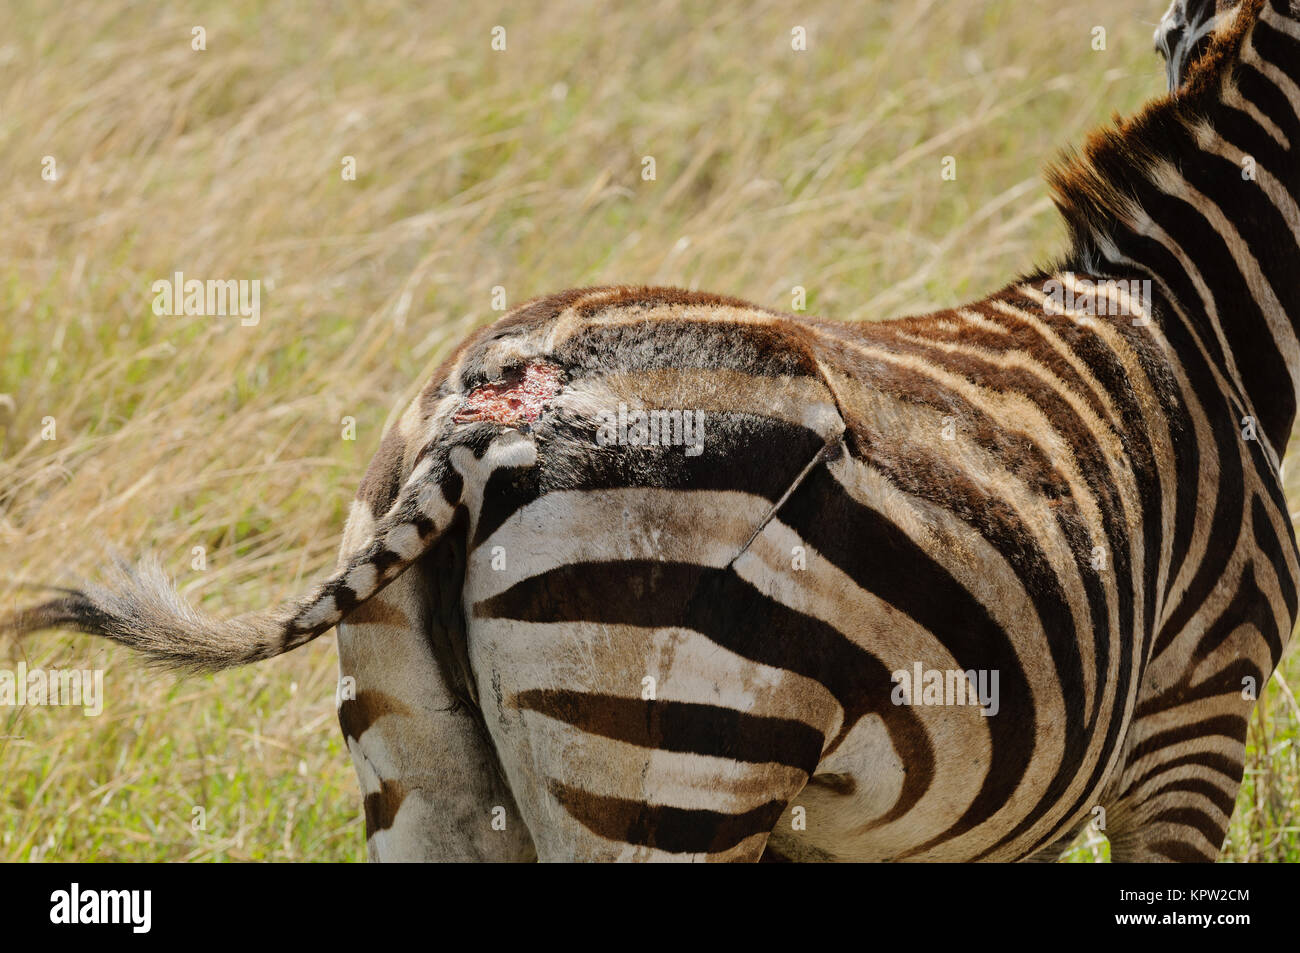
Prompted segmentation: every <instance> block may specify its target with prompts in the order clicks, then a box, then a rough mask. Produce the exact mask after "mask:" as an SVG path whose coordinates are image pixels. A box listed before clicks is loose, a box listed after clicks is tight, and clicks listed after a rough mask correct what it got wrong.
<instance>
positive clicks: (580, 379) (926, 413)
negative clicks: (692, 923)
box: [431, 289, 1160, 859]
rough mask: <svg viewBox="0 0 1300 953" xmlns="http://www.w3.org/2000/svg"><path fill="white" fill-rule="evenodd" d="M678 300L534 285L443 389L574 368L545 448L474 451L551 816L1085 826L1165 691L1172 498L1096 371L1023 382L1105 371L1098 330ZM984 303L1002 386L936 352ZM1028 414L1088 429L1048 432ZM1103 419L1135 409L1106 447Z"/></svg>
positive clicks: (517, 692)
mask: <svg viewBox="0 0 1300 953" xmlns="http://www.w3.org/2000/svg"><path fill="white" fill-rule="evenodd" d="M656 294H657V293H656V292H655V291H654V290H653V289H641V290H638V291H637V292H636V293H633V292H631V291H629V290H627V289H620V290H618V292H617V293H614V292H611V291H608V290H597V291H593V292H585V293H567V294H566V295H565V296H558V297H557V299H548V300H550V301H551V304H545V303H541V304H537V305H533V306H531V308H532V313H533V317H532V318H531V319H530V320H528V321H521V320H518V319H516V320H514V321H513V322H510V321H507V322H503V324H505V328H504V330H498V331H493V332H489V333H488V334H486V335H484V336H482V337H481V338H480V339H479V341H477V342H473V343H471V344H470V345H469V346H468V347H467V348H466V350H465V351H464V352H463V353H462V355H461V358H460V370H461V373H460V376H459V378H457V380H458V385H459V386H458V390H459V393H460V397H459V403H458V402H457V399H458V398H457V396H456V394H455V392H454V390H455V389H453V390H451V391H445V392H444V393H443V394H442V396H441V398H440V399H441V400H442V401H443V402H444V406H447V407H454V408H463V407H464V406H465V405H466V404H467V403H469V404H472V403H474V400H473V396H474V395H475V394H482V393H483V390H482V389H483V388H484V387H486V386H489V385H490V382H491V381H492V380H493V375H494V373H495V374H496V375H497V376H498V377H502V378H505V379H510V378H509V375H510V374H514V375H515V377H514V378H513V379H514V380H516V381H517V382H519V383H517V384H516V385H512V386H514V387H515V388H516V390H519V389H522V390H524V391H526V390H527V387H526V386H525V385H524V384H523V383H522V382H523V380H524V376H522V374H521V371H520V368H521V367H522V368H524V369H527V368H528V367H531V366H546V367H555V368H557V376H556V378H555V381H556V392H555V394H554V396H553V397H551V398H550V399H548V400H547V401H546V402H545V403H546V406H545V409H544V410H543V411H542V412H540V413H539V414H538V415H537V416H536V417H535V418H534V419H532V420H529V421H527V422H526V424H525V425H522V426H521V427H520V428H517V429H516V428H511V429H509V430H508V431H507V433H508V434H509V435H510V436H509V439H508V440H507V441H506V442H507V443H511V442H513V441H515V440H518V439H525V440H527V441H528V442H529V443H530V444H531V445H533V446H535V448H536V452H535V456H530V457H529V458H528V460H527V462H526V463H522V464H518V465H504V466H503V465H501V464H500V463H499V462H498V461H497V460H496V459H495V457H494V453H495V450H494V447H495V446H496V444H495V443H494V441H495V440H497V439H498V438H499V435H500V434H501V433H502V428H501V427H500V426H499V425H498V424H497V423H495V422H494V421H488V420H472V419H471V420H463V423H462V425H461V426H460V427H458V428H457V429H456V430H455V432H454V436H453V437H452V438H451V439H452V442H453V443H455V444H456V445H457V446H459V447H461V448H462V449H461V450H460V451H459V460H460V463H459V464H457V469H458V471H459V472H460V473H461V475H462V476H463V477H464V478H465V480H466V484H467V491H466V497H467V500H468V504H467V505H468V510H469V520H468V527H467V530H466V533H467V542H468V557H467V571H466V577H465V584H464V590H463V596H464V608H465V614H466V617H467V620H468V639H467V652H468V660H469V665H470V668H471V669H472V671H473V673H474V679H475V681H476V685H477V693H478V697H479V703H480V705H481V706H482V708H483V711H484V714H485V717H486V719H487V722H488V727H489V730H490V731H491V733H492V737H493V740H494V743H495V745H496V746H497V748H498V751H499V752H501V754H502V761H503V764H504V766H505V769H506V772H507V774H508V775H509V776H510V781H511V786H512V789H514V790H515V791H516V794H517V795H518V794H519V792H520V791H521V790H522V791H531V792H533V796H531V797H524V798H523V799H522V801H521V809H523V811H524V814H525V818H526V819H527V820H528V821H529V826H530V828H531V829H532V830H534V832H536V831H538V830H542V831H558V832H564V831H570V830H571V829H573V828H574V826H575V822H576V825H577V827H579V828H580V829H581V830H582V831H583V832H585V833H584V834H583V836H586V835H588V834H589V835H591V836H593V837H595V838H599V839H600V840H601V841H602V842H607V843H608V844H609V845H610V846H609V852H610V854H611V855H612V856H624V855H625V852H627V851H648V852H650V853H651V854H653V853H655V852H666V853H669V854H683V853H686V854H699V855H701V856H708V857H718V856H723V857H725V856H732V855H744V854H745V853H746V851H748V850H749V849H750V847H751V846H752V845H753V844H759V845H760V849H761V843H762V840H763V835H765V834H766V833H767V832H769V831H771V830H773V828H775V829H776V830H777V832H778V834H775V835H773V836H774V838H775V842H776V843H779V844H780V845H781V847H780V849H781V850H782V851H783V852H788V853H790V854H791V855H795V856H799V855H802V856H826V855H829V856H848V857H859V858H864V859H865V858H917V859H921V858H950V859H959V858H973V857H988V858H990V859H1002V858H1008V857H1017V856H1021V855H1024V854H1027V853H1030V852H1031V851H1032V850H1034V849H1036V848H1038V847H1040V846H1042V844H1043V843H1046V842H1049V841H1051V840H1055V839H1058V838H1059V837H1060V836H1061V835H1062V834H1063V833H1065V832H1068V830H1069V829H1071V828H1072V827H1073V826H1074V825H1075V824H1076V823H1077V822H1078V820H1079V819H1080V818H1081V817H1083V816H1085V815H1086V814H1087V811H1088V809H1089V807H1090V806H1091V804H1092V803H1093V798H1094V795H1095V793H1096V791H1097V790H1098V788H1099V787H1100V786H1101V784H1102V783H1103V781H1104V780H1105V777H1106V774H1107V770H1108V769H1109V768H1110V767H1111V766H1112V765H1113V764H1114V762H1115V760H1116V759H1117V757H1118V754H1119V739H1120V735H1121V731H1120V728H1121V725H1120V724H1119V722H1120V720H1121V719H1122V713H1123V710H1124V707H1125V704H1126V703H1127V702H1131V698H1132V695H1133V693H1134V691H1135V678H1134V666H1135V664H1136V645H1135V643H1136V641H1140V640H1135V639H1134V638H1133V635H1132V633H1133V631H1134V624H1135V622H1140V609H1141V607H1140V606H1138V605H1137V604H1136V603H1135V602H1134V598H1133V578H1132V574H1133V572H1134V571H1135V570H1134V568H1133V566H1132V552H1131V549H1130V545H1131V544H1130V538H1129V536H1128V527H1129V526H1131V519H1130V515H1131V514H1130V512H1129V511H1128V510H1125V509H1124V507H1125V506H1130V507H1131V508H1132V513H1141V512H1142V507H1143V505H1144V504H1147V500H1146V497H1145V496H1144V491H1143V489H1142V488H1141V487H1139V486H1138V482H1139V479H1138V477H1137V476H1136V475H1135V474H1134V472H1133V469H1132V464H1130V463H1128V462H1125V463H1119V464H1115V465H1116V466H1119V467H1120V468H1121V471H1122V472H1121V473H1119V474H1118V475H1114V474H1109V472H1108V473H1107V475H1108V476H1109V478H1110V483H1109V485H1107V484H1105V483H1104V481H1102V482H1101V486H1102V489H1100V490H1098V489H1097V486H1098V483H1099V476H1100V475H1101V474H1100V467H1101V462H1100V461H1102V460H1103V459H1104V460H1105V463H1106V467H1107V468H1109V467H1110V466H1111V463H1112V458H1113V457H1114V456H1117V455H1118V448H1119V447H1120V446H1121V445H1122V444H1124V442H1125V440H1126V439H1127V440H1129V441H1130V442H1131V441H1132V439H1133V438H1132V437H1125V436H1122V435H1121V434H1120V433H1119V432H1118V428H1116V427H1115V421H1116V420H1118V419H1119V417H1120V416H1121V414H1122V411H1121V409H1119V408H1117V407H1116V406H1115V404H1114V401H1115V398H1114V397H1112V396H1111V395H1110V394H1109V392H1108V391H1107V390H1106V389H1105V388H1103V387H1099V386H1096V383H1095V381H1096V379H1095V378H1092V379H1090V380H1089V381H1088V382H1087V383H1088V384H1089V385H1090V386H1089V387H1086V388H1084V391H1085V392H1084V393H1073V392H1069V393H1068V397H1066V396H1058V397H1057V399H1056V401H1055V403H1052V404H1051V405H1050V406H1049V405H1048V404H1047V403H1046V401H1045V399H1044V398H1042V397H1041V396H1039V395H1038V394H1036V395H1035V396H1034V397H1031V398H1025V397H1023V396H1018V395H1016V394H1015V393H1013V392H1010V390H1011V389H1010V388H1009V387H1007V386H1006V385H1005V383H1004V380H1003V378H1005V377H1007V376H1008V375H1010V373H1011V372H1010V371H1008V370H1007V365H1008V364H1014V363H1015V362H1016V361H1017V360H1018V361H1019V363H1020V366H1019V371H1020V372H1021V373H1022V374H1023V375H1028V376H1030V377H1033V376H1034V375H1035V374H1037V375H1040V376H1041V380H1042V381H1048V382H1061V381H1065V383H1061V384H1058V387H1059V391H1060V392H1062V393H1065V392H1068V385H1070V384H1073V385H1075V386H1078V384H1079V382H1081V381H1083V376H1082V374H1083V371H1082V370H1081V369H1086V367H1087V363H1086V361H1084V360H1083V359H1081V358H1079V357H1078V356H1077V354H1076V353H1075V351H1074V350H1072V345H1071V343H1070V338H1071V334H1070V333H1069V332H1070V331H1071V330H1072V329H1070V328H1064V327H1062V328H1058V329H1057V331H1056V332H1053V329H1052V328H1051V326H1050V323H1049V322H1048V321H1047V320H1046V319H1043V320H1041V321H1039V322H1038V323H1037V324H1034V323H1033V322H1034V319H1033V318H1032V317H1020V316H1018V315H1017V316H1014V317H1013V316H1012V315H1011V313H1010V312H1007V313H1003V312H1000V311H999V312H996V314H997V315H998V316H999V317H1002V318H1005V319H1006V322H1007V325H1006V326H1009V325H1010V324H1011V322H1013V321H1018V322H1020V324H1022V325H1025V326H1026V327H1029V328H1030V329H1031V330H1032V331H1033V335H1034V336H1033V341H1034V342H1036V343H1037V346H1038V347H1039V348H1040V353H1039V354H1037V355H1035V354H1034V352H1033V350H1032V349H1031V348H1027V347H1026V346H1025V342H1026V336H1025V331H1024V328H1018V329H1017V333H1015V334H1011V333H1005V327H1006V326H1003V325H999V323H998V320H997V318H996V317H992V316H983V315H980V314H978V313H976V312H969V313H967V314H956V313H953V314H951V315H948V316H944V317H942V318H935V319H921V320H919V321H915V322H912V323H911V324H909V325H906V326H902V325H896V326H893V327H891V326H890V325H882V326H880V328H881V330H876V329H863V333H861V334H857V333H855V332H856V330H857V329H855V331H854V332H846V331H844V330H843V329H841V328H834V329H831V330H827V329H824V328H823V327H822V326H820V325H819V324H818V323H816V322H802V321H798V320H796V319H792V318H788V317H784V316H778V315H772V314H770V313H768V312H764V311H761V310H759V309H753V308H748V307H742V306H741V305H740V304H739V303H732V302H728V303H726V304H718V302H717V300H715V299H696V298H694V297H692V296H689V295H684V294H683V293H674V297H673V298H672V299H671V300H659V299H658V298H657V297H656ZM584 295H585V296H594V297H595V298H596V299H597V302H596V303H587V304H584V301H586V300H587V298H586V297H584ZM574 296H576V297H574ZM525 310H528V309H525ZM696 310H698V313H695V311H696ZM927 321H928V322H929V323H928V324H927V323H926V322H927ZM945 322H947V325H945ZM963 323H964V324H967V325H971V324H975V325H977V326H978V330H979V331H980V333H981V334H982V335H983V340H981V341H980V342H979V346H981V347H982V348H983V349H984V355H983V356H982V357H981V358H980V360H983V361H984V362H985V363H987V364H988V365H989V366H990V367H991V368H992V372H993V373H992V374H991V375H990V376H997V377H998V379H997V381H996V383H997V384H998V385H999V386H1000V387H1004V388H1006V389H1005V390H1004V391H1001V393H1002V394H1003V397H1002V401H1001V403H999V402H998V401H997V400H995V399H990V396H989V395H990V393H993V392H995V389H994V388H993V387H991V385H990V384H989V383H988V382H987V381H981V380H979V379H978V376H977V375H976V374H975V370H974V365H975V364H976V363H977V361H976V358H975V357H973V356H972V355H971V353H969V351H967V352H961V351H960V349H959V350H958V351H956V352H953V353H951V354H949V355H946V358H947V359H946V360H940V359H937V358H938V357H944V356H945V355H943V354H942V348H943V347H944V344H945V335H946V334H951V332H952V331H953V330H954V328H953V325H955V324H963ZM999 328H1003V331H1004V333H1003V334H1002V339H1003V346H1002V353H1001V354H996V353H993V352H992V351H991V350H990V346H991V344H992V343H994V342H996V340H997V338H998V333H999V331H998V329H999ZM1054 335H1055V336H1054ZM652 344H653V346H651V345H652ZM778 344H779V346H777V345H778ZM1076 344H1077V342H1076ZM1083 350H1084V351H1085V352H1086V350H1087V349H1086V347H1085V348H1083ZM503 355H507V356H503ZM1008 355H1012V356H1011V357H1008ZM1093 356H1094V357H1095V355H1093ZM923 358H924V360H923ZM1049 370H1050V371H1051V372H1052V373H1051V374H1050V375H1049V374H1048V373H1047V372H1048V371H1049ZM1070 374H1073V375H1074V377H1073V378H1070V377H1069V375H1070ZM1142 386H1145V387H1146V390H1147V392H1150V393H1152V394H1153V393H1154V386H1153V385H1150V384H1145V385H1143V384H1141V383H1140V382H1139V383H1138V384H1132V383H1130V388H1131V389H1133V390H1137V391H1139V392H1140V390H1141V387H1142ZM1042 390H1043V388H1042V387H1040V388H1039V389H1038V391H1039V393H1041V392H1042ZM467 395H468V396H467ZM524 396H527V395H526V394H524ZM1035 401H1038V403H1037V404H1035V403H1034V402H1035ZM1027 403H1028V404H1030V405H1031V406H1032V407H1034V408H1036V409H1037V410H1038V417H1037V418H1036V419H1032V418H1031V422H1032V423H1039V424H1042V425H1043V427H1044V428H1045V429H1046V430H1050V431H1051V432H1052V433H1053V434H1056V435H1058V436H1055V437H1053V438H1049V439H1047V440H1043V438H1042V434H1041V432H1040V434H1039V435H1038V436H1037V437H1032V436H1029V435H1027V434H1026V432H1025V431H1026V428H1025V426H1024V420H1025V418H1026V408H1025V404H1027ZM431 405H432V404H431ZM976 408H978V411H977V410H976ZM1066 411H1069V413H1066ZM456 412H458V413H462V414H464V411H463V410H458V411H456ZM1103 416H1104V421H1103V420H1102V418H1103ZM1081 420H1083V421H1084V422H1086V423H1097V422H1099V421H1100V422H1104V423H1105V424H1106V425H1107V426H1108V427H1109V428H1110V429H1109V432H1108V433H1105V432H1103V434H1102V436H1100V437H1098V436H1089V437H1088V438H1087V440H1089V441H1092V442H1093V443H1095V444H1099V446H1096V447H1093V448H1091V449H1092V454H1093V455H1092V456H1091V457H1090V456H1089V455H1088V453H1086V452H1085V451H1086V450H1088V449H1089V448H1088V447H1086V446H1084V445H1083V443H1084V441H1083V438H1082V437H1080V436H1079V433H1078V432H1070V431H1069V430H1068V427H1069V425H1071V424H1073V425H1074V426H1075V427H1076V428H1082V423H1080V421H1081ZM1017 422H1018V423H1017ZM525 431H526V432H525ZM521 434H522V436H521ZM1045 448H1046V449H1045ZM1066 449H1068V451H1069V452H1068V457H1067V455H1066V454H1065V453H1063V452H1062V451H1063V450H1066ZM1138 456H1139V458H1141V459H1146V460H1148V461H1151V469H1150V472H1149V474H1148V475H1149V476H1151V477H1152V478H1155V477H1156V468H1155V463H1154V455H1153V453H1151V452H1150V451H1149V452H1148V453H1147V455H1146V457H1145V458H1142V457H1141V454H1139V455H1138ZM453 459H457V457H455V456H454V455H453ZM1157 485H1158V480H1157ZM1045 488H1046V490H1047V492H1045V491H1044V490H1045ZM1105 494H1109V495H1108V496H1107V495H1105ZM1154 506H1155V512H1157V513H1159V512H1160V504H1159V497H1158V493H1157V497H1156V503H1155V504H1154ZM1108 507H1109V509H1108ZM1120 518H1122V519H1123V523H1122V524H1121V523H1120V522H1117V520H1119V519H1120ZM1121 525H1122V526H1123V527H1124V529H1123V530H1122V531H1121V529H1120V526H1121ZM1099 546H1100V547H1101V548H1102V549H1103V550H1104V551H1105V553H1106V558H1107V559H1108V560H1110V561H1111V562H1112V563H1113V568H1112V571H1111V572H1110V574H1109V576H1107V575H1106V574H1104V573H1099V572H1097V571H1096V570H1095V569H1094V567H1093V562H1094V561H1095V560H1096V558H1097V555H1096V551H1097V549H1098V547H1099ZM903 674H905V675H906V677H902V675H903ZM957 675H960V677H955V676H957ZM936 679H937V680H938V681H941V682H942V683H943V688H942V690H940V691H939V692H938V695H937V696H935V695H933V691H927V686H929V687H930V688H931V689H933V688H934V685H935V683H936ZM913 682H915V687H914V691H913ZM954 692H960V693H961V695H962V696H963V697H962V698H961V699H954V697H953V695H954ZM913 696H914V697H913ZM810 778H811V779H812V783H811V784H809V783H808V782H809V779H810ZM530 811H531V812H532V814H533V816H531V817H530V816H529V813H530ZM720 825H721V826H720ZM720 830H721V831H723V832H724V833H719V831H720ZM796 831H797V832H799V833H798V835H797V836H795V834H794V833H793V832H796ZM543 836H546V835H543ZM792 838H793V840H792ZM539 850H540V851H541V853H542V854H543V856H545V855H547V854H548V852H549V853H553V854H559V855H563V853H564V845H563V844H559V843H557V844H552V845H549V846H548V845H546V844H542V843H539Z"/></svg>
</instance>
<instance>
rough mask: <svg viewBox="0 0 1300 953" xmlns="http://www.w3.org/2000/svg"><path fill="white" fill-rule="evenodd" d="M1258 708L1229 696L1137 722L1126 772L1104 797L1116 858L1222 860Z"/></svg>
mask: <svg viewBox="0 0 1300 953" xmlns="http://www.w3.org/2000/svg"><path fill="white" fill-rule="evenodd" d="M1253 707H1254V702H1253V701H1249V700H1244V699H1243V698H1242V697H1241V695H1240V694H1238V693H1231V694H1226V695H1218V696H1214V697H1212V698H1206V699H1199V700H1197V701H1195V702H1192V703H1190V704H1187V705H1183V706H1181V707H1179V708H1175V709H1170V710H1167V711H1164V712H1160V713H1159V714H1156V715H1151V716H1150V717H1147V718H1144V719H1139V720H1137V721H1135V722H1134V724H1133V726H1132V728H1131V729H1130V731H1131V733H1132V736H1133V738H1134V741H1133V742H1132V743H1131V744H1130V746H1129V751H1128V753H1127V756H1126V758H1125V770H1124V771H1123V772H1122V774H1121V776H1120V779H1119V782H1118V784H1117V785H1116V786H1115V787H1114V788H1113V791H1114V792H1115V794H1113V795H1112V796H1111V797H1110V798H1108V799H1107V800H1108V801H1110V803H1108V805H1107V807H1106V829H1105V833H1106V836H1107V838H1108V839H1109V840H1110V854H1111V860H1112V861H1113V862H1115V863H1131V862H1137V863H1152V862H1155V863H1168V862H1184V863H1189V862H1190V863H1195V862H1201V863H1206V862H1212V861H1214V860H1217V859H1218V856H1219V852H1220V851H1221V850H1222V848H1223V842H1224V839H1225V837H1226V836H1227V831H1228V823H1229V821H1230V820H1231V819H1232V809H1233V805H1234V803H1235V802H1236V799H1237V791H1238V789H1239V788H1240V786H1241V779H1242V775H1243V773H1244V770H1245V754H1246V730H1247V725H1248V719H1249V717H1250V712H1251V710H1252V708H1253Z"/></svg>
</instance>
